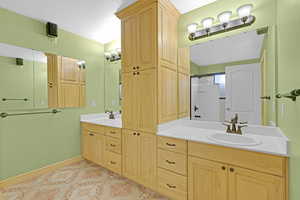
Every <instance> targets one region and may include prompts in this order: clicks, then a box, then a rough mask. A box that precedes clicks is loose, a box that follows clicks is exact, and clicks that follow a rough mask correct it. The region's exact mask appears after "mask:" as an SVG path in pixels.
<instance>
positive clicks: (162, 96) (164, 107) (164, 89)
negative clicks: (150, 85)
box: [158, 67, 178, 123]
mask: <svg viewBox="0 0 300 200" xmlns="http://www.w3.org/2000/svg"><path fill="white" fill-rule="evenodd" d="M177 98H178V96H177V72H176V71H173V70H170V69H168V68H165V67H160V68H159V73H158V111H159V113H158V116H159V118H158V121H159V123H164V122H168V121H171V120H175V119H177V107H178V106H177Z"/></svg>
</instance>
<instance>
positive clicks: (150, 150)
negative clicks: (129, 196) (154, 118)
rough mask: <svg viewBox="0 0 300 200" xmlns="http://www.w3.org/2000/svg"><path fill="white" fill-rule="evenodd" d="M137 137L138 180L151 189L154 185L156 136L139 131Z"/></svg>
mask: <svg viewBox="0 0 300 200" xmlns="http://www.w3.org/2000/svg"><path fill="white" fill-rule="evenodd" d="M138 137H139V153H140V155H139V177H140V181H141V182H142V183H143V184H145V185H146V186H148V187H151V188H152V189H153V188H154V187H155V185H156V136H155V135H151V134H146V133H140V135H139V136H138Z"/></svg>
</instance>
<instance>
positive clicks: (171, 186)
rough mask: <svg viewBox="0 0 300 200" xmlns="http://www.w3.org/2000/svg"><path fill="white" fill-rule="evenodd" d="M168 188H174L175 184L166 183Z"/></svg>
mask: <svg viewBox="0 0 300 200" xmlns="http://www.w3.org/2000/svg"><path fill="white" fill-rule="evenodd" d="M166 185H167V186H168V187H169V188H172V189H174V188H176V186H175V185H170V184H168V183H167V184H166Z"/></svg>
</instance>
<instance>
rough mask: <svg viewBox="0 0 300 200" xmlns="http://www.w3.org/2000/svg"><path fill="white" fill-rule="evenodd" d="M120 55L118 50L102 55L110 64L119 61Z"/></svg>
mask: <svg viewBox="0 0 300 200" xmlns="http://www.w3.org/2000/svg"><path fill="white" fill-rule="evenodd" d="M121 55H122V54H121V49H120V48H118V49H115V50H113V51H110V52H105V53H104V57H105V58H106V60H107V61H110V62H114V61H117V60H121Z"/></svg>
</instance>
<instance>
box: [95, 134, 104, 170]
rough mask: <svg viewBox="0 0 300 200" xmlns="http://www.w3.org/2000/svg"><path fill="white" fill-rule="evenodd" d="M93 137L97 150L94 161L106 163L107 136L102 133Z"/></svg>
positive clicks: (101, 163)
mask: <svg viewBox="0 0 300 200" xmlns="http://www.w3.org/2000/svg"><path fill="white" fill-rule="evenodd" d="M92 139H93V140H94V145H95V147H94V150H95V151H96V152H95V159H94V160H93V161H94V162H95V163H97V164H99V165H104V163H105V160H104V152H105V136H104V135H102V134H95V136H94V138H92Z"/></svg>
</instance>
